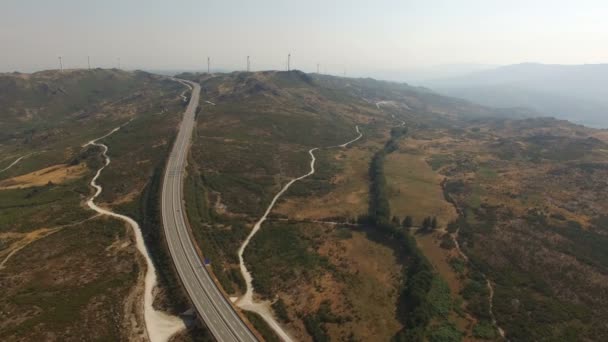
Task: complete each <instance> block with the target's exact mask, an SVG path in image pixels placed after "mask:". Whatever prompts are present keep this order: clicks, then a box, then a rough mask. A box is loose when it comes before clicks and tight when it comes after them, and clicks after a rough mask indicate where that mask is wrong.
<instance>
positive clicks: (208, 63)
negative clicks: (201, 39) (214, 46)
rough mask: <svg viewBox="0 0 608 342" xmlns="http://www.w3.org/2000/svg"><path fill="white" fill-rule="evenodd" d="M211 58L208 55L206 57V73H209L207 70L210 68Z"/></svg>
mask: <svg viewBox="0 0 608 342" xmlns="http://www.w3.org/2000/svg"><path fill="white" fill-rule="evenodd" d="M210 65H211V59H210V58H209V57H207V73H208V74H210V73H211V72H209V71H210V70H211V66H210Z"/></svg>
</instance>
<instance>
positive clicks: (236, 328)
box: [161, 79, 257, 341]
mask: <svg viewBox="0 0 608 342" xmlns="http://www.w3.org/2000/svg"><path fill="white" fill-rule="evenodd" d="M174 80H175V81H178V82H181V83H183V84H185V85H187V86H188V87H190V89H192V95H191V97H190V102H189V103H188V107H187V109H186V112H185V113H184V117H183V120H182V123H181V125H180V128H179V133H178V134H177V138H176V140H175V143H174V145H173V149H172V150H171V154H170V155H169V159H168V161H167V165H166V169H165V175H164V178H163V188H162V204H161V212H162V218H163V227H164V232H165V237H166V240H167V244H168V247H169V252H170V254H171V258H172V259H173V263H174V264H175V268H176V269H177V273H178V275H179V277H180V279H181V282H182V284H183V286H184V288H185V289H186V291H187V293H188V296H189V297H190V300H191V302H192V303H193V304H194V308H195V309H196V312H197V313H198V315H199V316H200V317H201V318H202V319H203V320H204V322H205V324H206V325H207V327H208V328H209V330H210V331H211V333H212V334H213V336H214V337H215V338H216V339H217V340H218V341H257V339H256V337H255V335H253V333H252V332H251V330H249V327H248V326H247V325H246V324H245V323H244V322H243V321H242V320H241V318H240V317H239V315H238V314H237V313H236V311H235V309H234V307H233V306H232V304H231V303H230V302H229V300H228V299H227V298H226V297H224V296H223V294H222V292H221V290H220V289H219V288H218V287H217V285H216V284H215V282H214V281H213V279H212V278H211V275H210V274H209V271H208V270H207V267H206V266H204V265H203V263H202V262H201V260H200V258H199V256H198V254H197V252H196V248H195V246H194V242H193V241H192V240H191V235H190V234H189V232H188V225H187V223H186V222H187V217H186V216H185V214H186V212H185V207H184V203H183V201H182V192H183V191H182V190H183V186H184V179H183V177H184V173H185V167H186V160H187V155H188V149H189V147H190V139H191V137H192V129H193V128H194V123H195V113H196V108H197V107H198V102H199V95H200V89H201V88H200V85H199V84H197V83H193V82H190V81H185V80H178V79H174ZM203 252H204V251H203Z"/></svg>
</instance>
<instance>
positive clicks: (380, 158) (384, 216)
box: [369, 127, 407, 226]
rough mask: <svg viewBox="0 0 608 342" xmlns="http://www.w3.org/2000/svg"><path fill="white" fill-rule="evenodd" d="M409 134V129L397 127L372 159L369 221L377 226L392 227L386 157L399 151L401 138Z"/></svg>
mask: <svg viewBox="0 0 608 342" xmlns="http://www.w3.org/2000/svg"><path fill="white" fill-rule="evenodd" d="M406 133H407V128H405V127H397V128H393V129H392V130H391V138H390V139H389V140H388V141H387V142H386V144H384V147H383V148H382V150H380V151H378V152H377V153H376V154H375V155H374V157H373V158H372V162H371V164H370V168H369V176H370V180H371V184H370V203H369V219H370V220H371V221H372V223H373V224H375V225H376V226H384V225H390V224H391V221H390V218H391V209H390V205H389V202H388V196H387V192H386V191H387V190H386V177H385V176H384V160H385V159H386V156H387V155H388V154H389V153H391V152H394V151H396V150H397V147H398V145H397V142H398V141H399V138H401V137H403V136H404V135H405V134H406Z"/></svg>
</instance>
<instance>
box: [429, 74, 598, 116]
mask: <svg viewBox="0 0 608 342" xmlns="http://www.w3.org/2000/svg"><path fill="white" fill-rule="evenodd" d="M607 80H608V64H586V65H547V64H538V63H524V64H516V65H509V66H504V67H498V68H494V69H490V70H484V71H478V72H473V73H470V74H468V75H465V76H459V77H453V78H445V79H438V80H432V81H426V82H422V83H423V85H424V86H427V87H429V88H431V89H433V90H435V91H437V92H439V93H442V94H445V95H449V96H454V97H460V98H464V99H467V100H470V101H473V102H477V103H479V104H482V105H486V106H492V107H529V108H532V109H534V110H536V111H538V112H540V113H542V114H543V115H547V116H553V117H556V118H560V119H567V120H569V121H572V122H575V123H579V124H583V125H586V126H591V127H598V128H608V87H607V86H606V85H607Z"/></svg>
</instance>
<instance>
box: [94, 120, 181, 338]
mask: <svg viewBox="0 0 608 342" xmlns="http://www.w3.org/2000/svg"><path fill="white" fill-rule="evenodd" d="M129 122H130V121H129ZM127 124H128V122H127ZM125 125H126V124H125ZM123 126H124V125H123ZM121 127H122V126H119V127H117V128H115V129H113V130H112V131H110V132H109V133H108V134H106V135H104V136H102V137H100V138H97V139H94V140H91V141H89V142H88V143H86V144H85V145H84V146H83V147H86V146H97V147H100V148H101V149H102V156H103V158H104V160H105V162H104V164H103V166H102V167H101V168H99V170H97V173H96V174H95V177H93V179H92V180H91V183H90V184H91V186H92V187H93V188H94V189H95V194H94V195H93V196H92V197H91V198H90V199H89V200H88V201H87V205H88V206H89V208H91V209H92V210H94V211H96V212H98V213H99V214H102V215H107V216H111V217H114V218H117V219H119V220H122V221H123V222H126V223H128V224H129V226H131V228H132V229H133V233H134V234H135V242H136V246H137V249H138V250H139V252H140V253H141V254H142V255H143V256H144V258H145V260H146V275H145V280H144V303H143V308H144V321H145V324H146V331H147V337H148V339H149V340H150V341H152V342H156V341H161V342H165V341H168V340H169V338H171V336H173V335H174V334H175V333H176V332H178V331H180V330H182V329H184V328H185V324H184V322H183V320H182V319H180V318H179V317H176V316H171V315H168V314H166V313H164V312H162V311H157V310H155V309H154V307H153V306H152V303H153V302H154V289H155V288H156V284H157V278H156V269H155V268H154V264H153V263H152V259H151V258H150V256H149V254H148V250H147V248H146V245H145V243H144V238H143V235H142V233H141V229H140V227H139V224H137V222H135V220H133V219H132V218H130V217H128V216H125V215H121V214H117V213H115V212H113V211H110V210H108V209H104V208H101V207H99V206H97V204H95V199H96V198H97V197H98V196H99V195H100V194H101V192H102V191H103V188H102V187H101V185H99V184H97V179H98V178H99V176H100V175H101V171H103V169H105V168H106V167H107V166H108V165H110V157H108V154H107V153H108V146H106V145H104V144H102V143H98V142H97V141H99V140H101V139H104V138H107V137H108V136H110V135H112V134H114V133H115V132H117V131H118V130H120V128H121Z"/></svg>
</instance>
